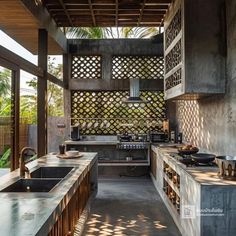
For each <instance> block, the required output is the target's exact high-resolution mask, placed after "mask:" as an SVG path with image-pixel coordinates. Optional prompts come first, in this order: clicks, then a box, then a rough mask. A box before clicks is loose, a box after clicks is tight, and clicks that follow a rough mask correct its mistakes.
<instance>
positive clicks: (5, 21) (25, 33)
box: [0, 0, 62, 55]
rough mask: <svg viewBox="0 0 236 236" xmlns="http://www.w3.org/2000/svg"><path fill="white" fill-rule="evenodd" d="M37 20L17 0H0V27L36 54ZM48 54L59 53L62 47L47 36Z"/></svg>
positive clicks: (38, 25)
mask: <svg viewBox="0 0 236 236" xmlns="http://www.w3.org/2000/svg"><path fill="white" fill-rule="evenodd" d="M38 28H40V22H38V21H37V20H36V19H35V18H34V17H33V15H32V14H31V13H30V11H29V10H28V9H26V8H25V6H24V5H23V4H22V2H21V1H19V0H0V29H1V30H2V31H4V32H5V33H6V34H8V35H9V36H10V37H12V38H13V39H15V40H16V41H17V42H18V43H19V44H21V45H22V46H23V47H25V48H26V49H28V50H29V51H30V52H32V53H33V54H38ZM48 40H49V41H48V49H49V53H50V54H52V55H53V54H60V53H62V49H61V48H60V46H59V45H58V44H57V43H56V42H55V40H54V39H52V38H51V37H48ZM13 50H14V49H13Z"/></svg>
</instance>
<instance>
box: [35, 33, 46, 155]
mask: <svg viewBox="0 0 236 236" xmlns="http://www.w3.org/2000/svg"><path fill="white" fill-rule="evenodd" d="M47 57H48V33H47V31H46V30H45V29H39V31H38V66H39V67H40V68H41V69H42V70H43V76H42V77H38V86H37V91H38V98H37V108H38V109H37V112H38V113H37V123H38V132H37V142H38V150H37V153H38V157H41V156H43V155H45V154H46V153H47V64H48V63H47V61H48V58H47Z"/></svg>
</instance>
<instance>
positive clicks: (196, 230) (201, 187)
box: [151, 145, 236, 236]
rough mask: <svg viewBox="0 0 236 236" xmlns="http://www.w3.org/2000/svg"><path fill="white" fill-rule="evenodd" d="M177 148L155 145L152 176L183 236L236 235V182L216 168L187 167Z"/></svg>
mask: <svg viewBox="0 0 236 236" xmlns="http://www.w3.org/2000/svg"><path fill="white" fill-rule="evenodd" d="M175 153H177V148H173V147H168V146H166V147H165V146H163V147H159V146H156V145H152V155H151V172H152V173H151V177H152V180H153V183H154V185H155V187H156V189H157V191H158V192H159V194H160V195H161V197H162V199H163V201H164V203H165V205H166V207H167V208H168V210H169V212H170V214H171V215H172V217H173V219H174V221H175V223H176V225H177V226H178V228H179V230H180V232H181V233H182V235H183V236H190V235H191V236H213V235H214V236H220V235H225V236H233V235H236V225H235V223H234V222H235V218H236V201H235V199H236V181H231V180H223V179H221V178H219V177H218V167H217V166H210V167H204V166H192V167H187V166H185V165H184V164H183V163H181V162H180V161H179V160H178V159H176V158H175V157H174V155H173V154H175Z"/></svg>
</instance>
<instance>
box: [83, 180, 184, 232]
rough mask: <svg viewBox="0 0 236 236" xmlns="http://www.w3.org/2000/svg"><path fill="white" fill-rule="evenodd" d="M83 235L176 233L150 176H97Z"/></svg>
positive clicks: (176, 230)
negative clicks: (111, 177)
mask: <svg viewBox="0 0 236 236" xmlns="http://www.w3.org/2000/svg"><path fill="white" fill-rule="evenodd" d="M98 189H99V191H98V195H97V197H96V199H95V200H94V202H93V203H92V205H91V212H90V216H89V218H88V220H87V222H86V225H85V228H84V232H83V236H98V235H99V236H109V235H112V236H125V235H128V236H135V235H141V236H178V235H180V233H179V231H178V229H177V227H176V225H175V224H174V221H173V220H172V218H171V216H170V214H169V212H168V211H167V209H166V207H165V205H164V203H163V202H162V200H161V198H160V196H159V195H158V193H157V192H156V190H155V188H154V186H153V184H152V182H151V179H150V178H144V177H143V178H116V179H100V180H99V185H98Z"/></svg>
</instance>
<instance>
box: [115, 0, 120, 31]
mask: <svg viewBox="0 0 236 236" xmlns="http://www.w3.org/2000/svg"><path fill="white" fill-rule="evenodd" d="M118 15H119V0H116V22H115V25H116V27H118Z"/></svg>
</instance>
